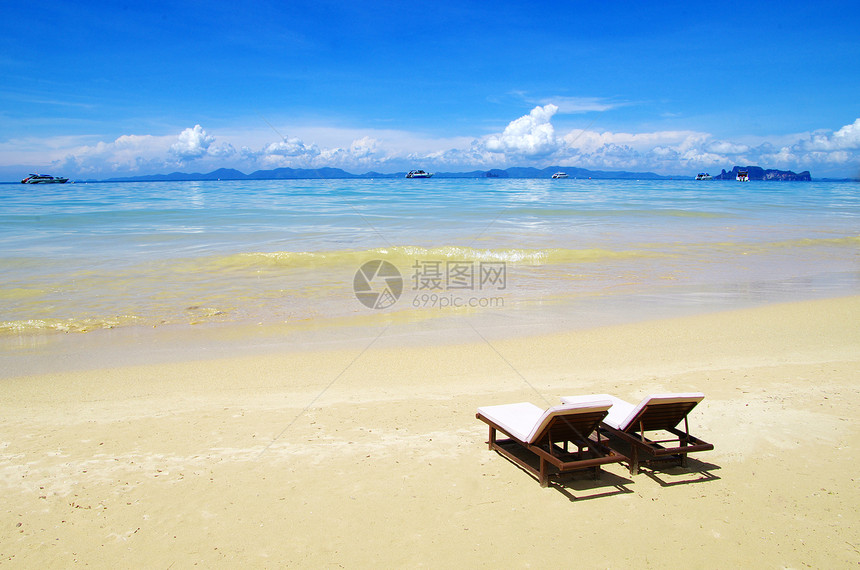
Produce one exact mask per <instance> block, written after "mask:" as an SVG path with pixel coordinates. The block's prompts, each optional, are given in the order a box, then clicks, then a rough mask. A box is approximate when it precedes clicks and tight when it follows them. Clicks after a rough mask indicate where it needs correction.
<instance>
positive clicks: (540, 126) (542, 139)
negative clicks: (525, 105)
mask: <svg viewBox="0 0 860 570" xmlns="http://www.w3.org/2000/svg"><path fill="white" fill-rule="evenodd" d="M557 111H558V107H556V106H555V105H552V104H550V105H544V106H543V107H535V108H534V109H532V111H531V113H529V114H528V115H525V116H524V117H520V118H519V119H517V120H515V121H511V123H510V124H509V125H508V126H507V127H505V130H504V132H502V133H501V134H499V135H491V136H489V137H487V138H485V139H484V141H483V146H484V147H485V148H486V149H487V150H489V151H490V152H498V153H505V154H513V155H519V156H524V157H540V156H546V155H549V154H552V153H553V152H554V151H555V150H556V149H557V146H558V143H557V141H556V138H555V129H553V126H552V123H551V122H550V119H551V118H552V116H553V115H555V113H556V112H557Z"/></svg>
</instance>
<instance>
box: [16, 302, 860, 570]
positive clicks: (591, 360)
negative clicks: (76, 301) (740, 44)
mask: <svg viewBox="0 0 860 570" xmlns="http://www.w3.org/2000/svg"><path fill="white" fill-rule="evenodd" d="M857 322H860V296H853V297H847V298H839V299H827V300H818V301H804V302H796V303H786V304H774V305H767V306H763V307H756V308H752V309H737V310H731V311H723V312H717V313H708V314H700V315H694V316H682V317H678V318H670V319H661V320H648V321H641V322H635V323H629V324H622V325H613V326H604V327H597V328H592V329H583V330H572V331H567V332H562V333H557V334H547V335H536V336H528V337H515V338H503V337H498V338H496V337H493V338H486V337H485V338H483V339H482V338H480V337H475V338H474V339H473V340H472V341H471V342H465V343H464V342H448V343H437V344H429V345H428V344H423V345H422V344H418V345H409V344H408V343H404V342H402V339H399V338H397V337H396V335H391V336H389V335H387V333H386V334H382V335H379V336H378V337H376V338H371V340H373V342H372V343H369V342H365V343H359V344H355V343H353V344H352V345H350V346H344V345H337V344H336V343H335V345H333V346H332V347H330V348H328V349H322V348H319V349H317V350H304V349H302V348H301V347H298V350H292V351H291V350H280V349H276V350H273V351H270V352H268V353H257V354H245V355H244V356H236V355H230V356H227V357H223V358H217V357H216V358H203V359H196V360H195V359H188V360H185V361H179V362H167V361H165V362H154V363H150V364H134V365H122V364H121V363H116V365H115V366H112V367H104V368H96V369H80V370H69V371H67V372H61V373H49V374H42V375H28V376H20V377H17V378H6V379H4V380H3V381H2V384H0V385H2V394H3V400H4V402H5V403H6V406H5V408H6V411H5V413H4V415H3V418H2V419H0V426H2V429H0V433H2V434H4V435H3V436H2V437H0V475H2V477H0V484H2V486H3V494H4V498H5V501H4V502H5V504H4V508H3V509H2V510H0V513H2V514H1V515H0V529H2V530H0V559H2V560H5V561H9V562H12V564H13V565H14V564H15V563H16V562H17V563H19V564H21V565H27V566H33V565H53V566H60V565H62V566H68V565H70V564H71V563H73V562H81V563H88V564H94V565H97V566H99V565H105V561H110V564H111V565H117V564H120V565H130V564H131V565H136V566H164V567H167V566H170V565H172V564H176V565H177V566H179V567H181V566H190V565H192V564H194V563H201V564H205V565H207V566H216V567H218V566H229V565H232V564H235V563H236V562H237V561H244V562H245V563H247V564H249V565H250V566H252V567H263V566H268V567H270V566H275V565H285V564H294V565H304V566H308V565H320V564H324V563H332V564H335V563H339V564H342V565H344V566H347V567H366V566H370V565H379V564H383V565H395V566H431V567H440V566H450V565H452V564H460V565H462V564H467V565H481V564H490V565H512V564H513V565H521V566H528V565H549V564H557V565H558V564H565V563H569V561H570V559H571V558H570V556H571V552H573V553H575V555H576V559H577V560H578V561H579V562H581V563H582V564H584V565H587V566H603V567H621V566H624V567H629V565H630V564H631V563H632V562H634V561H639V562H640V563H641V561H642V559H643V556H647V564H646V565H653V566H662V565H666V564H682V563H683V564H685V565H688V566H692V567H707V566H713V565H714V563H715V562H716V561H720V564H723V565H730V564H741V565H747V566H749V565H752V564H755V565H757V566H764V567H797V566H801V565H811V566H817V567H836V566H840V567H847V566H849V565H856V564H857V563H858V562H860V549H858V548H857V546H858V545H860V516H858V515H857V513H856V511H855V510H854V505H856V504H857V503H858V501H860V486H858V485H857V480H856V476H855V475H854V461H853V457H854V456H856V454H857V443H856V442H857V441H860V439H858V435H860V433H858V432H860V428H858V425H860V424H858V421H857V420H858V414H857V411H856V410H857V409H860V408H858V405H860V389H859V388H860V387H858V384H857V378H858V377H860V352H858V348H860V330H858V327H857V325H856V323H857ZM479 327H480V325H478V326H476V327H475V330H474V331H473V332H474V333H480V332H482V331H481V330H480V328H479ZM383 330H384V329H383ZM376 334H378V333H376ZM448 340H452V341H456V340H457V339H454V338H448ZM683 391H702V392H704V393H705V395H706V397H705V400H704V401H703V402H702V404H700V406H699V407H698V408H697V409H696V410H695V411H694V413H693V414H692V415H691V418H690V429H691V431H692V432H693V433H694V434H695V435H698V436H700V437H702V438H703V439H705V440H706V441H710V442H712V443H714V444H715V446H716V447H715V450H714V451H712V452H708V453H702V454H698V455H695V456H692V457H691V461H690V465H691V467H690V469H687V470H682V469H667V470H665V471H658V472H649V473H648V474H640V475H637V476H633V477H631V476H629V474H628V473H627V470H626V468H624V467H623V466H621V465H613V466H609V467H607V468H606V469H605V470H604V472H603V475H602V477H601V479H600V480H599V481H592V480H590V479H588V478H587V477H583V476H573V477H570V478H564V479H562V480H561V481H560V484H559V485H554V486H553V487H551V488H550V489H541V488H540V487H539V486H538V484H537V482H536V481H534V480H533V479H532V478H530V477H529V476H528V475H526V474H525V473H523V472H522V471H520V470H519V469H517V468H516V467H514V466H513V465H512V464H510V463H509V462H507V461H506V460H504V459H503V458H502V457H500V456H498V455H497V454H495V453H492V452H489V451H487V449H486V444H485V443H484V442H485V441H486V426H485V425H484V424H483V423H481V422H478V421H477V420H476V419H475V417H474V413H475V409H476V408H477V407H478V406H482V405H492V404H498V403H510V402H515V401H531V402H533V403H535V404H537V405H539V406H547V405H551V404H556V403H558V401H559V399H560V397H561V396H566V395H574V394H586V393H600V392H607V393H612V394H614V395H617V396H619V397H621V398H623V399H627V400H631V401H635V400H637V399H638V398H641V397H642V396H644V395H646V394H649V393H660V392H683ZM643 525H647V527H648V529H649V531H648V532H647V533H643V532H642V531H641V528H642V526H643ZM524 533H527V534H528V536H529V540H528V541H523V540H522V537H523V534H524ZM560 543H561V544H565V545H566V547H565V548H561V549H560V548H558V545H559V544H560ZM443 545H444V547H443Z"/></svg>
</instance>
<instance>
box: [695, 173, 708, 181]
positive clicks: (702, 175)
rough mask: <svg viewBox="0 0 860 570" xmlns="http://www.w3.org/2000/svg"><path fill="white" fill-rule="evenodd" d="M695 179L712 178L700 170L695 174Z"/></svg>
mask: <svg viewBox="0 0 860 570" xmlns="http://www.w3.org/2000/svg"><path fill="white" fill-rule="evenodd" d="M696 180H712V178H711V175H710V174H708V173H707V172H700V173H698V174H697V175H696Z"/></svg>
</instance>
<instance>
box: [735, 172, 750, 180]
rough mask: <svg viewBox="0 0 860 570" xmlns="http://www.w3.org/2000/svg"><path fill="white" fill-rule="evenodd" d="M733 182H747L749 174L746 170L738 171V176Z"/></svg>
mask: <svg viewBox="0 0 860 570" xmlns="http://www.w3.org/2000/svg"><path fill="white" fill-rule="evenodd" d="M735 180H737V181H738V182H749V181H750V173H749V172H747V171H746V170H738V175H737V176H736V177H735Z"/></svg>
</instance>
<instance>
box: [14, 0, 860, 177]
mask: <svg viewBox="0 0 860 570" xmlns="http://www.w3.org/2000/svg"><path fill="white" fill-rule="evenodd" d="M3 12H4V14H3V15H4V17H3V18H2V22H0V180H16V179H20V178H22V177H23V176H24V175H26V174H27V173H29V172H31V171H36V170H38V171H41V172H49V173H54V174H63V175H66V176H72V177H78V178H107V177H112V176H124V175H131V174H152V173H164V172H172V171H176V170H181V171H185V172H192V171H196V172H207V171H210V170H214V169H215V168H219V167H222V166H223V167H232V168H238V169H239V170H242V171H244V172H251V171H253V170H257V169H268V168H276V167H279V166H292V167H319V166H336V167H341V168H344V169H346V170H349V171H352V172H366V171H368V170H376V171H381V172H395V171H398V170H405V169H409V168H415V167H421V168H427V169H431V170H434V171H439V170H442V171H460V170H471V169H473V168H491V167H502V168H503V167H507V166H514V165H517V166H538V167H543V166H550V165H559V164H562V165H570V166H581V167H585V168H593V169H604V170H637V171H645V170H649V171H655V172H660V173H663V174H686V175H694V174H695V173H696V172H698V171H700V170H711V171H714V170H716V171H719V169H720V168H727V169H728V168H731V167H732V166H733V165H734V164H740V165H746V164H758V165H761V166H765V167H771V168H790V169H793V170H798V171H799V170H807V169H808V170H811V171H812V174H813V176H858V175H860V40H858V38H860V34H858V24H857V23H858V22H860V6H858V4H857V3H856V2H822V3H809V2H795V1H788V2H779V3H777V2H773V3H770V2H768V3H758V4H755V5H750V3H746V2H745V3H736V2H720V3H696V2H668V3H666V2H664V3H660V4H655V3H644V2H612V3H605V2H601V3H598V2H576V1H571V0H568V1H566V2H533V3H525V2H509V1H505V0H501V1H500V0H496V1H494V2H471V1H464V0H458V1H448V0H435V1H433V2H403V1H400V2H350V1H345V0H336V1H328V0H317V1H314V2H290V1H283V0H282V1H280V2H246V3H237V2H218V1H207V2H170V3H166V2H158V1H156V2H147V3H135V4H128V5H126V6H118V5H116V3H113V2H86V3H78V2H35V3H33V2H21V1H17V0H16V1H13V2H12V3H11V5H9V3H7V4H6V5H4V9H3Z"/></svg>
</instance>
